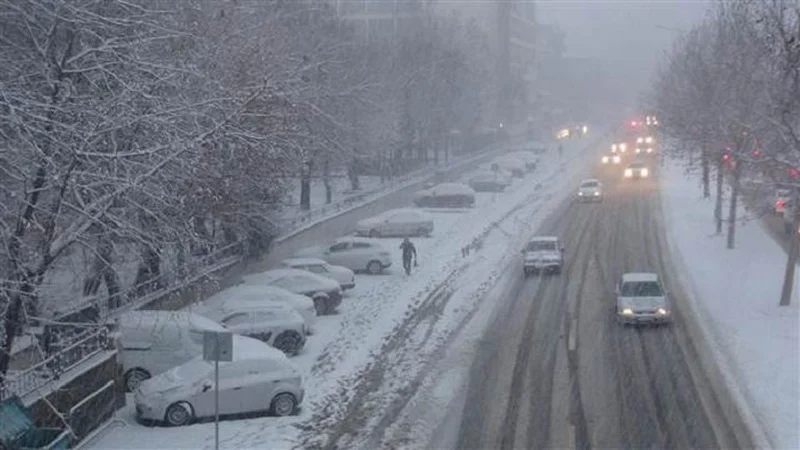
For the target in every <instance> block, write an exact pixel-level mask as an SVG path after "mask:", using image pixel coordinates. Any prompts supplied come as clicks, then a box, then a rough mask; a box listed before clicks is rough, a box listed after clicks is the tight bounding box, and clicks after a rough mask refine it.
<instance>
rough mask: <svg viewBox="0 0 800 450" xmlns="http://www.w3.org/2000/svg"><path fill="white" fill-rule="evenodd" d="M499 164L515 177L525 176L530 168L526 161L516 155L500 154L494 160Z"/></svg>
mask: <svg viewBox="0 0 800 450" xmlns="http://www.w3.org/2000/svg"><path fill="white" fill-rule="evenodd" d="M492 163H493V164H497V166H498V167H500V168H501V169H505V170H508V171H509V172H511V174H512V175H514V176H515V177H520V178H521V177H524V176H525V172H526V171H527V170H528V169H527V167H526V166H525V161H523V160H522V159H520V158H519V157H517V156H515V155H503V156H498V157H497V158H495V159H494V160H493V161H492Z"/></svg>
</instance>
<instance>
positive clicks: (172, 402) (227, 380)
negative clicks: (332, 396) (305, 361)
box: [134, 343, 305, 426]
mask: <svg viewBox="0 0 800 450" xmlns="http://www.w3.org/2000/svg"><path fill="white" fill-rule="evenodd" d="M265 347H266V345H265ZM267 348H269V347H267ZM218 389H219V413H220V415H231V414H242V413H249V412H257V411H269V412H270V413H271V414H272V415H275V416H289V415H292V414H295V413H296V412H297V407H298V406H299V405H300V404H301V403H302V402H303V397H304V395H305V390H304V388H303V384H302V376H301V374H300V372H298V371H297V369H295V368H294V367H293V366H292V365H291V363H289V361H288V360H286V357H285V356H284V359H282V360H276V359H275V358H273V357H272V356H271V355H268V354H264V353H263V352H261V351H258V350H254V349H245V348H242V347H241V346H237V343H234V346H233V361H230V362H220V363H219V386H218ZM215 396H216V394H215V389H214V363H212V362H210V361H206V360H204V359H202V358H201V357H197V358H194V359H192V360H190V361H188V362H186V363H184V364H181V365H179V366H177V367H175V368H173V369H171V370H169V371H167V372H165V373H163V374H161V375H158V376H155V377H153V378H151V379H149V380H147V381H144V382H142V383H141V385H139V388H138V389H137V390H136V393H135V394H134V404H135V405H136V418H137V420H139V421H148V422H162V423H166V424H167V425H170V426H183V425H188V424H190V423H191V422H192V421H194V420H196V419H202V418H205V417H213V416H214V414H215V410H214V399H215Z"/></svg>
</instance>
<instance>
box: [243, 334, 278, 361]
mask: <svg viewBox="0 0 800 450" xmlns="http://www.w3.org/2000/svg"><path fill="white" fill-rule="evenodd" d="M245 359H271V360H277V361H288V360H289V358H288V357H287V356H286V354H284V353H283V352H282V351H280V350H278V349H276V348H273V347H270V346H269V345H267V344H266V343H264V342H262V341H259V340H258V339H254V338H251V337H247V336H240V335H238V334H234V335H233V360H234V361H242V360H245Z"/></svg>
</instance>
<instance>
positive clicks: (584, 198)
mask: <svg viewBox="0 0 800 450" xmlns="http://www.w3.org/2000/svg"><path fill="white" fill-rule="evenodd" d="M577 198H578V201H580V202H602V201H603V184H602V183H601V182H600V181H599V180H597V179H595V178H589V179H586V180H583V181H581V184H580V186H579V187H578V197H577Z"/></svg>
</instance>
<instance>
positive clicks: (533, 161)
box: [508, 150, 539, 172]
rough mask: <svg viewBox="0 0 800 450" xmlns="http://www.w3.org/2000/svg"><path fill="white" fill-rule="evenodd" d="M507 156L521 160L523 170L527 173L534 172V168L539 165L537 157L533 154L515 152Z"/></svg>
mask: <svg viewBox="0 0 800 450" xmlns="http://www.w3.org/2000/svg"><path fill="white" fill-rule="evenodd" d="M508 156H510V157H514V158H517V159H520V160H522V162H524V163H525V170H527V171H528V172H533V171H534V170H536V166H537V165H538V164H539V157H537V156H536V155H535V154H533V152H529V151H525V150H517V151H515V152H512V153H509V154H508Z"/></svg>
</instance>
